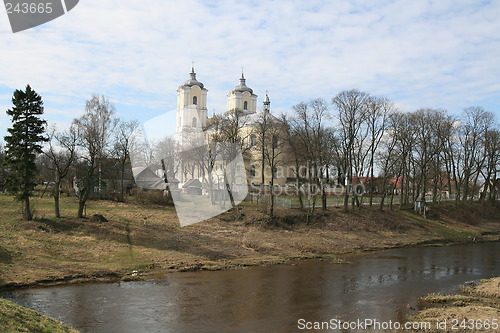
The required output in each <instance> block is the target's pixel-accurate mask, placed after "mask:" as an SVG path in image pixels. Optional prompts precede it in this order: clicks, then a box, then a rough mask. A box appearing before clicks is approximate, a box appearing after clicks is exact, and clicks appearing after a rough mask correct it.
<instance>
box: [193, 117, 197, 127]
mask: <svg viewBox="0 0 500 333" xmlns="http://www.w3.org/2000/svg"><path fill="white" fill-rule="evenodd" d="M192 126H193V127H196V126H197V120H196V117H193V121H192Z"/></svg>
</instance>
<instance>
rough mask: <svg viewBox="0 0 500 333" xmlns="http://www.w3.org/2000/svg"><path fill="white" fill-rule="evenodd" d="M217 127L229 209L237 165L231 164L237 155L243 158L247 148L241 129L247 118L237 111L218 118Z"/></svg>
mask: <svg viewBox="0 0 500 333" xmlns="http://www.w3.org/2000/svg"><path fill="white" fill-rule="evenodd" d="M216 122H217V124H219V125H218V129H217V132H218V133H217V139H218V140H220V141H219V142H220V152H219V156H220V159H221V160H222V161H223V163H224V165H225V167H226V172H224V184H225V187H226V190H227V193H228V195H229V200H230V202H231V207H233V208H234V207H235V200H234V195H233V191H232V186H231V183H232V182H234V181H235V180H236V173H237V168H238V165H237V164H236V163H232V162H233V161H235V160H236V158H237V157H238V155H239V153H240V152H241V154H242V155H243V157H245V155H246V154H247V152H248V149H249V147H248V146H247V145H246V142H247V139H248V138H247V136H248V134H246V133H244V132H243V131H242V129H243V128H244V127H246V126H247V124H248V117H247V116H245V115H244V114H243V113H242V112H239V111H237V110H235V111H232V112H229V113H227V114H226V115H224V116H220V117H219V118H218V119H216ZM228 175H229V176H228Z"/></svg>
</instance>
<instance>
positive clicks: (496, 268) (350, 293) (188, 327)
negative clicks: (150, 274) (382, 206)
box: [0, 243, 500, 333]
mask: <svg viewBox="0 0 500 333" xmlns="http://www.w3.org/2000/svg"><path fill="white" fill-rule="evenodd" d="M498 253H500V243H489V244H470V245H460V246H450V247H442V248H415V249H399V250H390V251H384V252H379V253H373V254H369V255H362V256H353V257H348V258H346V260H348V261H349V262H351V263H350V264H334V263H332V262H330V261H329V260H324V261H320V260H307V261H300V262H295V263H293V264H285V265H277V266H270V267H254V268H248V269H245V270H236V271H219V272H188V273H170V274H166V275H164V276H162V277H161V278H159V279H156V280H151V281H145V282H127V283H115V284H92V285H82V286H67V287H54V288H44V289H30V290H19V291H16V292H9V293H4V294H0V296H2V297H4V298H8V299H11V300H13V301H15V302H17V303H19V304H22V305H25V306H28V307H31V308H34V309H36V310H38V311H40V312H42V313H45V314H47V315H49V316H52V317H54V318H58V319H60V320H62V321H63V322H65V323H68V324H71V325H73V326H74V327H76V328H78V329H80V330H81V331H82V332H176V333H177V332H292V331H298V330H297V321H298V319H300V318H303V319H305V320H307V321H328V320H330V319H331V318H342V319H343V320H356V319H365V318H375V319H378V320H381V321H383V320H398V319H401V318H403V317H404V315H405V314H406V313H407V312H408V309H411V308H412V307H414V306H415V304H416V301H417V298H418V297H419V296H423V295H425V294H428V293H430V292H453V291H454V288H455V287H456V286H457V285H460V284H462V283H464V282H466V281H470V280H478V279H481V278H488V277H492V276H499V275H500V257H499V256H498Z"/></svg>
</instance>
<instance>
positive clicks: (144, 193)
mask: <svg viewBox="0 0 500 333" xmlns="http://www.w3.org/2000/svg"><path fill="white" fill-rule="evenodd" d="M131 196H132V197H133V198H135V200H136V201H137V202H138V203H140V204H155V205H162V206H172V205H173V204H174V202H173V201H172V199H171V198H169V197H168V196H167V195H166V193H164V192H163V191H162V190H143V189H140V188H135V189H133V190H132V191H131Z"/></svg>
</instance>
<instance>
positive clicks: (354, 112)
mask: <svg viewBox="0 0 500 333" xmlns="http://www.w3.org/2000/svg"><path fill="white" fill-rule="evenodd" d="M368 99H369V95H368V94H367V93H364V92H361V91H359V90H349V91H343V92H341V93H339V94H338V95H337V96H335V97H334V98H333V99H332V103H333V105H334V107H335V108H336V110H337V117H338V121H339V127H340V130H339V143H340V148H341V153H342V155H343V157H342V161H343V162H344V165H343V166H342V169H343V170H344V185H345V189H344V212H347V210H348V205H349V192H350V191H349V188H350V187H351V185H352V178H353V171H354V167H355V164H357V163H356V155H358V156H359V151H360V149H361V148H362V140H361V138H362V137H363V135H364V134H363V126H364V125H365V122H366V115H367V111H366V105H367V101H368ZM358 161H359V158H358Z"/></svg>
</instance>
